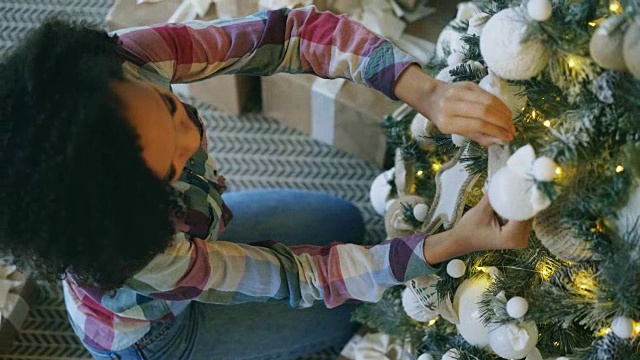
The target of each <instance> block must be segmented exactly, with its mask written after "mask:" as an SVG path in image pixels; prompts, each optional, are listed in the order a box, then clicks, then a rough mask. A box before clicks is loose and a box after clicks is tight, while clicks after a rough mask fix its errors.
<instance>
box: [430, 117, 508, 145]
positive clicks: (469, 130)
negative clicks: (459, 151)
mask: <svg viewBox="0 0 640 360" xmlns="http://www.w3.org/2000/svg"><path fill="white" fill-rule="evenodd" d="M448 123H449V124H448V126H445V129H441V130H442V131H444V132H447V130H448V129H450V128H451V129H455V133H456V134H460V135H463V136H466V137H468V138H470V139H472V140H474V141H478V139H476V137H477V136H476V135H477V134H484V135H488V136H491V137H494V138H496V139H500V140H502V141H503V142H508V141H511V140H513V135H511V133H510V132H509V131H507V130H505V129H503V128H501V127H499V126H496V125H494V124H491V123H488V122H486V121H483V120H481V119H477V118H469V117H461V116H455V117H452V118H450V119H449V121H448Z"/></svg>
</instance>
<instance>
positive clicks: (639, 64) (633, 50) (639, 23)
mask: <svg viewBox="0 0 640 360" xmlns="http://www.w3.org/2000/svg"><path fill="white" fill-rule="evenodd" d="M622 53H623V55H624V62H625V64H626V65H627V69H629V72H630V73H632V74H633V76H634V77H635V78H636V79H638V80H640V20H638V19H636V21H635V22H634V23H633V24H631V26H629V29H627V32H626V35H625V36H624V43H623V44H622Z"/></svg>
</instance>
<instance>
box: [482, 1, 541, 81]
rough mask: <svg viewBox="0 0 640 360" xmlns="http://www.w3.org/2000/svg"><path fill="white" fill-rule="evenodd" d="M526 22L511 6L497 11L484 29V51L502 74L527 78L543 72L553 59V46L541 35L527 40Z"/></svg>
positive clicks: (486, 58)
mask: <svg viewBox="0 0 640 360" xmlns="http://www.w3.org/2000/svg"><path fill="white" fill-rule="evenodd" d="M526 28H527V26H526V22H525V20H524V19H522V18H521V17H520V15H519V14H518V13H517V12H516V10H514V9H512V8H509V9H505V10H502V11H500V12H499V13H497V14H495V15H493V16H492V17H491V19H489V21H488V22H487V24H486V25H485V26H484V28H483V30H482V36H481V37H480V52H481V53H482V57H483V58H484V61H485V63H486V64H487V65H488V66H489V68H490V69H491V70H493V72H495V73H496V75H498V76H499V77H501V78H503V79H508V80H527V79H530V78H532V77H534V76H536V75H538V74H539V73H540V71H542V70H543V69H544V68H545V67H546V66H547V62H548V60H549V52H550V50H549V48H548V47H547V45H546V44H545V43H544V42H543V41H541V40H537V39H531V40H529V41H526V42H523V38H524V36H525V33H526V30H527V29H526Z"/></svg>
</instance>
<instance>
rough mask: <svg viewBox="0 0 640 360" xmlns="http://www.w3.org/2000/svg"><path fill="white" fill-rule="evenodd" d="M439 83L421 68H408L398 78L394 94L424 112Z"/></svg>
mask: <svg viewBox="0 0 640 360" xmlns="http://www.w3.org/2000/svg"><path fill="white" fill-rule="evenodd" d="M438 83H439V81H438V80H435V79H434V78H432V77H431V76H429V75H428V74H427V73H426V72H424V71H423V70H422V69H421V68H420V66H418V65H411V66H409V67H407V68H406V69H405V70H404V71H403V72H402V74H400V76H399V77H398V80H397V81H396V85H395V88H394V93H395V95H396V97H398V99H400V100H402V101H403V102H405V103H407V104H408V105H409V106H411V107H412V108H414V109H417V110H419V111H422V110H424V108H425V105H426V104H425V100H426V99H429V98H430V97H431V95H432V94H433V93H434V92H435V91H436V87H437V86H438Z"/></svg>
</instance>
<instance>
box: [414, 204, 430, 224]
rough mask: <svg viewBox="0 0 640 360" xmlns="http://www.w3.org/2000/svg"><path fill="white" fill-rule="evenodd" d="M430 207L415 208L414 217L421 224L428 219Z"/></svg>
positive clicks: (422, 205)
mask: <svg viewBox="0 0 640 360" xmlns="http://www.w3.org/2000/svg"><path fill="white" fill-rule="evenodd" d="M428 211H429V207H428V206H427V205H426V204H417V205H416V206H414V208H413V217H415V218H416V220H418V221H420V222H424V221H425V220H426V219H427V212H428Z"/></svg>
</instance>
